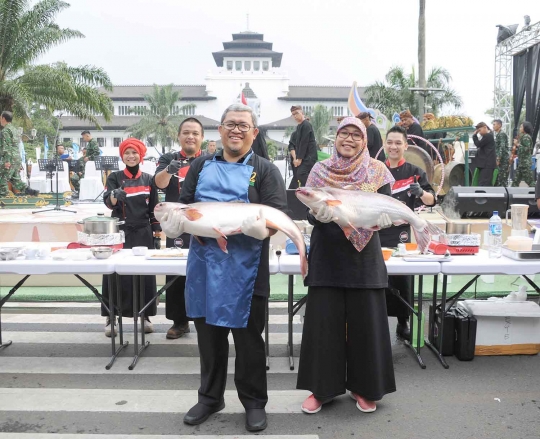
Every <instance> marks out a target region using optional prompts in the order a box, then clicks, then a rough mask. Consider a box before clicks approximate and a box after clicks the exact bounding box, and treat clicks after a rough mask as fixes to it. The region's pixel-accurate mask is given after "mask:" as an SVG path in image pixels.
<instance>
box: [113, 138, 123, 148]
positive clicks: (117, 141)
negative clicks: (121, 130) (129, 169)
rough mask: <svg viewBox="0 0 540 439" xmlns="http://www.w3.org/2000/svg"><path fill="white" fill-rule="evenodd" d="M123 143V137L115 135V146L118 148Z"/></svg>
mask: <svg viewBox="0 0 540 439" xmlns="http://www.w3.org/2000/svg"><path fill="white" fill-rule="evenodd" d="M121 143H122V138H121V137H114V138H113V146H114V147H115V148H118V147H119V146H120V144H121Z"/></svg>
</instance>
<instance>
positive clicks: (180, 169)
mask: <svg viewBox="0 0 540 439" xmlns="http://www.w3.org/2000/svg"><path fill="white" fill-rule="evenodd" d="M203 140H204V128H203V126H202V124H201V122H200V121H199V120H198V119H196V118H194V117H188V118H187V119H184V120H183V121H182V123H181V124H180V126H179V127H178V143H179V144H180V146H181V147H182V150H181V151H174V152H169V153H167V154H163V155H162V156H161V157H160V158H159V162H158V167H157V169H156V176H155V181H156V186H157V187H158V188H160V189H163V190H165V201H171V202H174V203H178V198H179V197H180V189H181V188H182V183H183V181H184V179H185V177H186V174H187V171H188V169H189V165H190V164H191V162H193V160H195V159H196V158H197V157H200V156H201V145H202V143H203ZM211 142H212V141H211ZM214 153H215V141H214V152H213V153H212V154H210V155H213V154H214ZM189 240H190V235H189V234H188V233H183V234H182V235H180V236H179V237H178V238H176V239H171V238H167V248H171V247H175V246H176V247H182V248H189ZM174 277H175V276H167V277H166V282H167V283H169V282H170V281H171V280H173V279H174ZM185 289H186V277H185V276H179V277H178V279H176V281H175V282H174V283H173V284H172V285H171V286H170V287H169V288H167V291H166V293H165V294H166V296H165V316H166V317H167V319H169V320H172V321H173V325H172V326H171V327H170V328H169V330H168V331H167V336H166V337H167V338H169V339H176V338H180V337H182V336H183V335H184V334H187V333H188V332H189V331H190V330H189V319H188V318H187V315H186V302H185V298H184V292H185Z"/></svg>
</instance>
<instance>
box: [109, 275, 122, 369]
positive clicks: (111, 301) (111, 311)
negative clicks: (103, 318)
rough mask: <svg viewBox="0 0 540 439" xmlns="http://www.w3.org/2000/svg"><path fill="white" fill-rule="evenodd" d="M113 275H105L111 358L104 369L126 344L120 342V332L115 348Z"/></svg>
mask: <svg viewBox="0 0 540 439" xmlns="http://www.w3.org/2000/svg"><path fill="white" fill-rule="evenodd" d="M114 277H115V275H114V274H110V275H108V276H107V282H108V284H109V285H108V286H109V319H110V320H109V321H110V322H111V329H112V330H111V349H112V354H111V360H110V361H109V363H108V364H107V365H106V366H105V369H107V370H109V369H110V368H111V367H112V365H113V364H114V362H115V361H116V357H117V356H118V354H119V353H120V351H121V350H122V349H124V348H125V347H126V346H127V343H126V344H125V345H124V344H123V343H122V341H123V340H122V334H120V346H119V347H118V350H116V335H115V333H114V329H115V328H114V323H115V321H114V320H115V319H114V309H115V307H116V306H115V304H114V292H115V282H114ZM117 299H118V295H117ZM118 303H119V304H121V303H122V302H118Z"/></svg>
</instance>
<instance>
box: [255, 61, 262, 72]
mask: <svg viewBox="0 0 540 439" xmlns="http://www.w3.org/2000/svg"><path fill="white" fill-rule="evenodd" d="M253 70H255V71H256V72H258V71H259V70H261V62H260V61H253Z"/></svg>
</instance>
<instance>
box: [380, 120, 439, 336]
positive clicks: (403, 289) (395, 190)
mask: <svg viewBox="0 0 540 439" xmlns="http://www.w3.org/2000/svg"><path fill="white" fill-rule="evenodd" d="M407 147H408V144H407V131H405V129H404V128H402V127H400V126H397V125H395V126H393V127H392V128H390V129H389V130H388V132H387V133H386V143H385V145H384V150H385V152H386V157H387V159H386V166H387V167H388V169H389V170H390V172H391V173H392V176H393V177H394V179H395V183H394V185H393V187H392V197H394V198H395V199H397V200H399V201H401V202H402V203H403V204H406V205H407V206H408V207H409V208H410V209H414V208H415V207H419V206H421V205H422V204H424V205H426V206H434V205H435V204H436V199H435V192H434V191H433V188H432V187H431V185H430V184H429V181H428V179H427V176H426V173H425V172H424V171H423V170H422V169H420V168H419V167H418V166H415V165H413V164H411V163H407V162H406V161H405V159H404V158H403V155H404V154H405V151H406V150H407ZM387 223H388V224H386V225H391V221H390V219H389V218H387ZM379 238H380V240H381V246H383V247H397V245H398V244H399V243H405V242H411V226H410V225H409V224H403V225H400V226H392V227H388V228H383V229H382V230H380V231H379ZM412 280H413V276H388V287H389V289H396V290H398V291H399V294H400V295H401V297H403V299H405V300H406V301H407V303H409V304H411V303H413V296H412V294H413V291H412ZM386 300H387V310H388V314H389V315H394V316H396V317H397V318H398V324H397V328H396V334H397V335H398V336H400V337H402V338H406V339H409V338H410V330H409V326H408V323H407V321H408V317H409V310H408V309H407V307H406V306H405V305H404V304H403V303H401V301H399V300H398V299H396V298H395V297H394V296H393V294H387V297H386Z"/></svg>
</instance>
